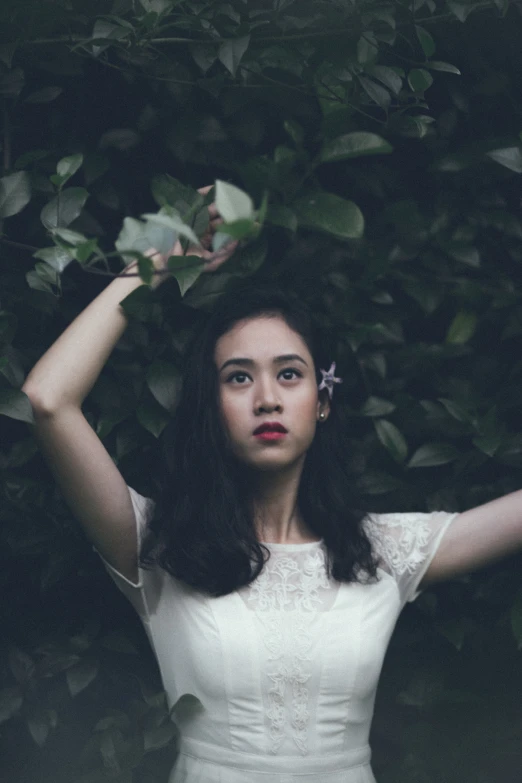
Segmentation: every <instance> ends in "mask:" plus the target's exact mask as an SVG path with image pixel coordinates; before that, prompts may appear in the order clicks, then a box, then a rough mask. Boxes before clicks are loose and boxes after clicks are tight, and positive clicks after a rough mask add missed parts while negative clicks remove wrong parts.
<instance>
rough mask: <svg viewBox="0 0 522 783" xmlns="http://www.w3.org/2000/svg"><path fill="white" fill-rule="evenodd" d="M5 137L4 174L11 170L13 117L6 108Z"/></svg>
mask: <svg viewBox="0 0 522 783" xmlns="http://www.w3.org/2000/svg"><path fill="white" fill-rule="evenodd" d="M3 137H4V160H3V166H4V174H5V173H6V172H7V171H9V169H10V168H11V117H10V116H9V109H8V108H7V106H6V105H5V106H4V110H3Z"/></svg>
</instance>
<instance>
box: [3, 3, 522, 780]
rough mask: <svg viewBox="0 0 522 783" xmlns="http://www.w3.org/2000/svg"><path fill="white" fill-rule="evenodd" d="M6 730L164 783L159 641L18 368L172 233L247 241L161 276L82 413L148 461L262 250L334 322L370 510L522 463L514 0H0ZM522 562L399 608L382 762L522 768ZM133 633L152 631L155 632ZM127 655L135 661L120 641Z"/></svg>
mask: <svg viewBox="0 0 522 783" xmlns="http://www.w3.org/2000/svg"><path fill="white" fill-rule="evenodd" d="M0 14H1V17H2V18H1V22H2V23H1V25H0V108H1V112H2V130H1V150H2V165H3V171H2V176H1V178H0V221H1V222H0V227H1V228H0V250H1V255H0V347H1V352H0V413H2V414H3V415H2V417H1V419H0V421H1V427H2V430H1V431H2V437H1V441H0V488H1V497H2V502H1V504H0V541H1V547H0V558H1V564H2V571H1V574H2V576H1V587H2V595H3V602H2V603H3V607H2V609H3V611H2V618H1V619H2V627H3V628H4V631H5V637H4V642H3V644H2V646H1V647H0V672H1V678H2V682H1V685H0V748H1V754H2V757H3V758H4V767H5V769H6V777H7V778H8V779H9V780H10V781H13V783H14V782H15V781H16V783H25V782H26V781H34V780H38V781H40V780H41V781H47V780H49V781H51V780H52V781H53V783H61V782H62V781H64V783H99V782H100V781H105V780H113V781H118V783H130V781H135V783H149V782H150V783H153V782H157V783H160V782H161V781H163V780H165V779H166V775H167V772H168V770H169V768H170V766H171V764H172V760H173V758H174V755H175V743H174V741H173V740H174V738H173V729H172V724H171V723H170V721H169V719H168V715H167V711H166V705H165V699H164V694H163V693H162V689H161V683H160V680H159V676H158V673H157V670H156V669H155V668H154V666H155V665H154V659H153V656H152V653H151V651H150V648H149V647H148V642H147V640H146V638H145V636H144V634H143V631H142V629H141V627H140V626H139V623H138V620H137V618H136V617H135V616H134V614H133V612H132V609H131V608H130V606H127V604H126V602H125V600H124V599H123V597H122V596H119V595H118V594H117V591H116V590H115V588H114V586H113V585H112V583H111V582H110V580H109V578H108V577H107V575H106V574H105V573H104V572H103V569H102V567H101V564H100V563H99V561H98V559H97V558H96V556H95V555H94V554H93V553H92V550H91V548H90V546H89V543H88V541H87V540H86V538H85V536H84V535H83V534H82V533H81V531H80V530H79V529H78V525H77V523H75V521H74V520H73V519H72V518H71V514H70V512H69V511H68V509H67V508H66V506H65V504H64V502H63V499H62V498H61V496H60V493H59V492H58V491H57V489H56V487H55V484H54V482H53V479H52V476H51V475H50V473H49V471H48V469H47V467H46V465H45V463H44V462H43V460H42V458H41V456H40V455H39V453H38V449H37V446H36V443H35V441H34V438H33V436H32V434H31V431H30V428H29V427H28V423H30V422H31V421H32V411H31V407H30V404H29V401H28V399H27V397H26V396H25V395H24V394H23V393H22V392H21V391H20V388H21V386H22V384H23V382H24V380H25V377H26V376H27V373H28V372H29V370H30V369H31V367H32V366H33V365H34V364H35V363H36V361H37V360H38V358H39V357H40V356H41V355H42V353H44V351H45V350H47V348H48V347H49V346H50V345H51V344H52V342H53V341H54V340H55V339H56V338H57V337H58V335H59V334H60V333H61V332H62V331H63V330H64V328H65V327H66V326H67V325H68V324H69V323H70V322H71V320H72V319H73V318H74V317H75V316H76V315H77V314H78V313H79V312H80V311H81V310H82V309H83V308H84V307H85V306H86V305H87V304H88V303H89V302H90V301H91V300H92V299H93V297H94V296H96V294H97V293H98V292H99V291H101V290H102V289H103V287H104V286H105V285H106V284H107V282H108V281H110V279H111V276H113V275H115V274H117V273H118V272H119V271H120V270H121V269H122V267H123V263H125V262H127V263H128V262H129V261H130V260H131V259H132V258H134V257H136V256H137V255H138V257H139V258H140V273H141V275H142V277H143V279H144V281H145V282H147V281H148V280H150V273H151V269H150V265H149V262H148V261H147V260H146V259H145V258H144V257H142V256H140V253H141V252H143V251H144V250H145V249H146V247H148V246H149V244H150V243H152V244H154V245H155V246H157V247H164V248H165V249H166V248H168V247H169V244H170V243H172V241H173V239H174V238H175V237H176V236H177V235H179V236H180V237H182V238H183V241H188V239H189V238H191V237H192V238H194V234H193V233H192V232H194V233H195V235H196V236H197V235H200V234H201V230H202V227H203V226H204V224H205V222H206V216H207V212H206V204H207V203H208V201H209V198H206V199H204V198H203V197H200V196H199V195H198V194H197V192H196V188H198V187H201V186H203V185H206V184H210V183H213V182H216V190H215V192H214V193H213V194H210V197H214V198H216V199H217V201H218V207H219V208H220V209H221V212H222V214H223V216H224V217H225V220H226V225H225V226H224V227H223V230H222V232H221V234H220V235H218V238H217V240H216V246H217V245H218V243H220V242H222V241H223V240H224V239H226V237H227V235H232V236H235V237H240V238H241V239H242V240H243V241H242V247H241V249H240V250H239V251H238V252H237V253H236V254H235V256H234V257H233V258H232V259H231V260H230V261H229V262H227V264H226V265H225V266H223V268H222V269H221V270H220V271H219V272H217V273H215V274H212V275H210V274H209V275H206V274H205V275H201V266H200V264H199V262H198V260H197V259H196V258H194V257H184V258H172V259H171V261H170V268H171V270H172V272H173V277H172V278H171V279H169V280H168V281H167V282H165V283H164V284H163V285H162V286H161V287H160V288H158V289H157V290H155V291H152V290H151V289H150V288H149V287H148V286H147V285H144V286H141V287H140V288H139V289H138V290H137V291H135V292H134V293H133V294H132V295H131V296H130V297H128V298H127V299H126V300H125V302H124V304H123V306H124V307H125V309H126V311H127V312H128V314H129V316H130V324H129V327H128V329H127V331H126V333H125V335H124V338H123V339H122V340H121V341H120V342H119V344H118V345H117V347H116V349H115V351H114V353H113V355H112V356H111V357H110V359H109V361H108V363H107V365H106V367H105V368H104V370H103V372H102V374H101V376H100V378H99V380H98V382H97V383H96V385H95V387H94V388H93V390H92V392H91V393H90V394H89V396H88V398H87V400H86V402H85V406H84V413H85V415H86V417H87V418H88V420H89V422H90V423H91V425H92V426H93V428H94V429H95V431H96V432H97V434H98V435H99V437H100V438H101V439H102V440H103V443H104V445H105V446H106V448H107V449H108V451H109V452H110V454H111V456H112V457H113V459H114V461H115V462H116V464H117V465H118V467H119V468H120V470H121V471H122V473H123V474H124V476H125V478H126V480H127V482H128V483H129V484H131V485H132V486H134V487H135V488H136V489H137V490H138V491H139V492H141V493H142V494H144V495H147V493H148V492H149V491H150V490H151V487H153V486H154V475H155V471H154V465H155V464H157V460H158V458H159V445H158V444H159V442H160V440H161V433H162V431H163V429H164V428H165V426H166V424H167V422H168V421H169V417H170V415H171V413H172V411H173V409H174V407H175V405H176V396H177V393H178V391H179V380H180V379H179V369H178V368H179V363H180V356H181V354H182V351H183V346H184V345H185V344H186V340H187V338H188V336H189V335H190V330H191V327H192V325H193V324H194V322H195V321H196V320H197V316H198V313H199V312H200V310H207V309H209V308H211V307H212V303H213V301H214V300H215V298H216V297H217V296H219V294H220V293H221V292H222V291H223V290H225V289H226V287H227V285H228V283H229V282H230V280H231V279H233V278H234V277H235V276H237V275H244V276H245V275H254V276H257V277H258V278H259V279H265V278H269V279H271V278H277V279H279V280H280V281H281V282H282V283H285V284H288V285H290V286H291V287H292V289H293V290H294V291H296V292H297V293H299V294H300V295H301V296H302V297H303V299H305V300H306V301H307V302H309V303H310V304H311V305H312V306H313V307H314V310H315V312H316V313H317V314H318V316H319V317H320V318H321V320H322V322H323V324H324V325H325V326H326V327H327V328H328V329H329V330H330V332H331V334H332V335H333V336H334V338H335V342H336V350H335V356H334V357H332V358H335V360H336V362H337V369H338V371H339V374H340V375H342V376H343V378H344V379H345V380H344V383H343V385H342V386H341V387H339V394H337V389H336V395H337V397H336V402H337V403H338V404H340V405H342V406H343V409H344V413H345V414H346V415H347V416H349V417H350V419H351V421H352V422H353V428H352V432H353V437H352V438H351V440H350V442H349V443H347V458H348V459H349V461H350V468H351V471H352V474H353V478H354V482H355V483H356V484H357V486H358V488H359V489H361V490H362V491H363V492H364V493H365V495H366V497H367V501H368V505H369V506H371V507H373V508H374V509H375V510H376V511H383V510H387V511H393V510H413V509H416V510H421V511H423V510H431V509H435V508H437V509H438V508H440V509H448V510H453V509H455V510H462V509H465V508H469V507H471V506H473V505H476V504H478V503H482V502H485V501H487V500H489V499H491V498H493V497H496V496H498V495H500V494H503V493H505V492H509V491H512V490H514V489H518V488H519V486H520V469H521V467H522V427H521V418H522V405H521V395H520V385H521V383H522V361H521V360H520V356H519V354H520V347H521V343H522V341H521V335H522V301H521V291H520V285H519V284H518V285H517V283H518V281H519V279H520V266H521V263H522V242H521V239H522V221H521V219H520V174H521V173H522V143H521V139H522V136H521V130H522V122H521V113H522V105H521V102H520V95H521V91H520V76H521V73H522V54H521V50H520V39H521V33H522V23H521V14H520V6H519V4H517V3H515V2H512V3H510V2H509V1H508V0H494V2H488V1H487V0H484V2H478V1H477V2H476V1H475V0H467V1H464V0H447V2H441V0H413V2H400V0H394V1H393V2H385V1H384V0H365V1H364V2H345V1H344V0H328V2H318V0H314V1H313V2H312V1H311V0H310V2H307V1H306V0H301V2H297V0H253V1H252V2H243V0H231V2H191V3H186V2H179V1H177V0H139V2H138V0H114V2H112V4H107V3H105V2H100V1H98V2H96V1H95V2H92V1H91V2H89V3H87V2H85V0H54V1H51V0H3V3H2V8H1V11H0ZM521 648H522V588H521V586H520V558H519V557H513V558H512V560H510V561H508V562H506V561H505V562H503V563H502V564H500V565H498V566H494V567H491V568H489V569H487V570H486V571H483V572H481V573H479V574H474V575H471V576H469V577H465V578H462V579H459V580H455V581H453V582H451V583H448V584H445V585H442V586H440V587H439V588H437V589H436V590H431V591H429V592H427V593H425V594H424V595H423V596H421V597H420V598H419V599H418V600H417V601H416V603H415V604H414V605H413V606H412V607H408V608H407V610H406V611H405V613H404V614H403V616H402V618H401V620H400V623H399V626H398V629H397V633H396V635H395V637H394V640H393V642H392V646H391V648H390V651H389V655H388V658H387V662H386V665H385V671H384V675H383V681H382V685H381V689H380V693H379V697H378V704H377V714H376V720H375V727H374V736H373V745H374V768H375V772H376V776H377V778H378V779H379V781H380V783H395V782H396V781H397V783H398V782H399V781H400V782H401V783H404V782H405V781H408V783H410V781H411V782H412V783H414V782H418V783H424V782H425V781H426V782H427V781H433V780H436V781H442V780H444V781H447V782H448V783H453V781H468V780H469V781H474V783H489V782H490V781H491V780H497V779H501V780H503V781H504V783H506V782H509V781H515V780H519V778H520V771H519V770H520V762H521V759H520V739H519V738H520V735H521V730H522V715H521V714H520V704H519V698H518V694H519V693H520V686H521V684H522V682H521V680H522V676H521V672H520V669H521V667H520V652H519V650H520V649H521ZM136 653H138V654H136ZM127 661H128V663H127Z"/></svg>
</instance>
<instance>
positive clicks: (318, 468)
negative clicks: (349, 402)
mask: <svg viewBox="0 0 522 783" xmlns="http://www.w3.org/2000/svg"><path fill="white" fill-rule="evenodd" d="M267 315H268V316H276V315H277V316H281V317H282V318H283V319H284V321H285V322H286V323H287V325H288V326H289V327H290V328H291V329H293V330H294V331H295V332H297V333H298V334H299V335H300V336H301V338H302V339H303V340H304V342H305V344H306V345H307V347H308V349H309V351H310V354H311V355H312V358H313V360H314V365H315V370H316V377H317V382H318V383H319V382H320V380H321V376H320V374H319V368H321V367H323V368H327V367H329V366H330V364H331V361H332V357H331V356H326V355H325V347H324V339H321V335H320V331H319V329H318V327H317V324H315V322H314V318H313V316H312V313H311V312H310V311H309V310H308V308H307V307H306V306H305V305H304V304H303V303H302V302H301V301H300V300H299V299H297V298H296V297H295V296H293V295H292V294H290V293H288V292H285V291H283V290H281V289H280V288H279V287H278V286H277V285H275V284H272V283H266V282H259V281H256V282H252V281H248V280H247V281H244V280H240V281H238V282H237V284H236V285H233V286H231V287H230V288H229V289H228V290H227V291H226V292H225V293H224V294H223V295H222V296H221V298H220V299H219V300H218V302H217V304H216V306H215V307H214V310H213V312H212V313H211V315H210V316H209V318H208V320H207V322H206V324H205V325H204V326H203V328H202V329H200V330H199V331H198V333H196V335H195V336H194V337H193V339H192V341H191V343H190V345H189V347H188V350H187V351H186V355H185V366H184V372H183V386H182V390H181V395H180V400H179V403H178V407H177V409H176V411H175V413H174V415H173V418H172V420H171V421H170V422H169V424H168V425H167V427H166V428H165V429H164V431H163V433H162V436H161V439H162V452H163V459H162V465H163V468H162V476H161V477H160V479H159V484H158V486H159V491H158V493H157V497H156V498H153V499H154V500H155V509H154V514H153V516H152V518H151V520H150V522H149V524H148V529H147V532H146V535H145V536H144V538H143V541H142V546H141V551H140V557H139V563H140V565H141V566H142V567H145V568H146V567H149V566H152V565H156V564H157V565H159V566H160V567H161V568H163V569H165V570H166V571H167V572H168V573H169V574H171V575H172V576H173V577H175V578H176V579H178V580H180V581H181V582H183V583H184V584H186V585H189V586H191V587H193V588H195V589H197V590H199V591H201V592H205V593H208V594H210V595H213V596H220V595H227V594H228V593H231V592H233V591H234V590H236V589H238V588H240V587H242V586H244V585H247V584H249V583H250V582H252V581H253V580H254V579H256V577H257V576H258V575H259V573H260V572H261V570H262V568H263V565H264V563H265V562H266V561H267V559H268V558H269V557H270V551H269V549H268V548H267V547H266V546H264V545H263V544H262V543H260V542H259V540H258V538H257V536H256V532H255V526H254V517H253V507H252V503H251V498H250V497H249V496H248V489H247V486H248V484H247V482H246V481H244V480H242V479H243V477H244V476H243V471H244V467H243V466H242V465H241V464H240V463H239V461H238V460H237V459H236V458H235V457H234V456H233V455H232V453H231V450H230V449H229V448H228V447H227V437H226V433H225V431H224V428H223V426H222V423H221V417H220V414H219V389H218V372H217V367H216V365H215V361H214V349H215V346H216V342H217V340H218V339H219V338H220V337H221V336H222V335H224V334H226V333H227V332H228V331H229V330H230V329H231V328H232V327H233V326H234V325H235V324H236V323H237V322H238V321H241V320H243V319H248V318H254V317H256V316H267ZM338 388H339V387H338V386H336V389H338ZM320 393H321V394H327V392H326V391H322V392H320ZM345 433H346V425H345V423H344V421H343V419H342V417H341V416H340V415H339V411H338V408H337V406H336V404H335V399H334V400H333V403H332V405H331V410H330V415H329V417H328V419H327V420H326V421H325V422H324V423H321V424H320V425H319V426H318V427H317V430H316V433H315V435H314V439H313V441H312V443H311V445H310V447H309V449H308V452H307V454H306V458H305V463H304V467H303V472H302V474H301V480H300V485H299V490H298V496H297V505H298V508H299V510H300V512H301V515H302V517H303V519H304V521H305V523H306V524H307V526H308V527H309V528H310V529H311V530H312V531H313V532H314V533H315V534H316V535H317V536H318V537H322V538H323V539H324V544H325V546H326V549H327V568H328V572H329V574H330V575H331V576H332V577H333V578H334V579H336V580H338V581H343V582H354V581H361V580H362V577H363V574H364V578H365V579H367V578H368V577H370V578H374V577H375V576H376V565H377V564H376V560H375V559H374V554H373V552H372V547H371V543H370V540H369V538H368V536H367V534H366V532H365V529H364V526H363V524H362V521H363V519H364V516H365V514H364V513H363V511H362V510H361V509H360V508H358V503H357V501H356V499H355V496H354V493H353V488H352V483H353V482H352V481H351V480H350V475H349V470H348V467H347V455H346V445H345V444H346V442H347V438H346V436H345Z"/></svg>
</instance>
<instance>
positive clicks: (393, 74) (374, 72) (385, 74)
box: [367, 65, 404, 95]
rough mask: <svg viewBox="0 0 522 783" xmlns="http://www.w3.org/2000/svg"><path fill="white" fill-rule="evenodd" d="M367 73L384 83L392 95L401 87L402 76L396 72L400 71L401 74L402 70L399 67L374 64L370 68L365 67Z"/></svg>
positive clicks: (398, 91) (396, 93) (397, 92)
mask: <svg viewBox="0 0 522 783" xmlns="http://www.w3.org/2000/svg"><path fill="white" fill-rule="evenodd" d="M367 70H368V73H369V74H370V75H371V76H373V77H374V79H378V80H379V81H380V82H382V84H384V85H385V87H387V88H388V89H389V90H391V91H392V92H393V94H394V95H398V94H399V93H400V91H401V89H402V77H401V76H400V74H399V73H398V71H401V72H402V74H403V76H404V72H403V71H402V69H400V68H390V67H388V66H385V65H374V66H373V67H372V68H369V69H367Z"/></svg>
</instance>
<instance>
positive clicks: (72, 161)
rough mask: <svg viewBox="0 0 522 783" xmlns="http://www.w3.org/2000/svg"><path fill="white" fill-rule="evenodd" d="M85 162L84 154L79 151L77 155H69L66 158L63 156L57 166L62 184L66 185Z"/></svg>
mask: <svg viewBox="0 0 522 783" xmlns="http://www.w3.org/2000/svg"><path fill="white" fill-rule="evenodd" d="M82 163H83V155H82V154H81V153H77V154H76V155H68V156H67V157H66V158H62V159H61V160H60V161H59V162H58V165H57V167H56V173H57V174H58V176H59V177H60V182H61V185H64V184H65V183H66V182H67V180H68V179H70V178H71V177H72V176H73V175H74V174H76V172H77V171H78V169H79V168H80V166H81V165H82Z"/></svg>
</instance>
